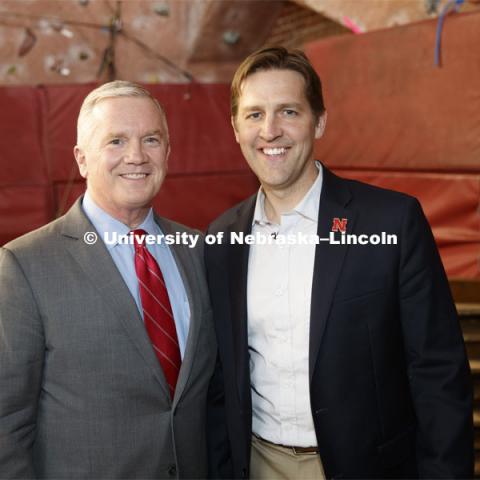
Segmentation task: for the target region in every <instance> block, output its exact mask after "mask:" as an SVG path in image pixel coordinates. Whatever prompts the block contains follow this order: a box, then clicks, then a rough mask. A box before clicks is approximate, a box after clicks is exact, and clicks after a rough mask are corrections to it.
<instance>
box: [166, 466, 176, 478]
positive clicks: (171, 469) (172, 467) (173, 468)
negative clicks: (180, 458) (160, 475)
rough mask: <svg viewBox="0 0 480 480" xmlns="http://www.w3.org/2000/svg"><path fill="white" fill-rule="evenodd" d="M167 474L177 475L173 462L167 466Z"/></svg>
mask: <svg viewBox="0 0 480 480" xmlns="http://www.w3.org/2000/svg"><path fill="white" fill-rule="evenodd" d="M168 474H169V475H170V476H171V477H175V476H176V475H177V466H176V465H174V464H173V463H172V465H170V466H169V467H168Z"/></svg>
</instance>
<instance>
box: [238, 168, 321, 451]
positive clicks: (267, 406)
mask: <svg viewBox="0 0 480 480" xmlns="http://www.w3.org/2000/svg"><path fill="white" fill-rule="evenodd" d="M316 165H317V168H318V169H319V174H318V177H317V179H316V180H315V182H314V184H313V185H312V187H311V188H310V190H309V191H308V192H307V194H306V195H305V196H304V198H303V199H302V200H301V201H300V203H299V204H298V205H297V206H296V207H295V208H294V209H293V210H292V211H290V212H287V213H285V214H283V215H281V219H280V224H272V223H271V222H269V221H268V219H267V217H266V215H265V210H264V203H265V194H264V193H263V191H262V189H260V191H259V193H258V195H257V203H256V206H255V213H254V217H253V218H254V220H253V226H252V233H253V234H254V235H258V234H265V235H272V234H278V235H292V234H293V235H297V234H299V233H301V234H305V235H316V233H317V223H318V212H319V201H320V193H321V189H322V179H323V177H322V166H321V164H320V163H319V162H317V163H316ZM314 258H315V244H313V243H312V244H309V245H305V244H303V245H288V244H287V245H279V244H275V243H273V244H270V242H267V244H265V245H259V244H258V243H257V244H256V245H251V246H250V255H249V260H248V285H247V299H248V300H247V303H248V346H249V353H250V378H251V389H252V409H253V424H252V428H253V432H254V433H255V434H256V435H258V436H260V437H262V438H264V439H266V440H268V441H270V442H273V443H277V444H282V445H292V446H300V447H311V446H316V445H317V439H316V436H315V429H314V424H313V418H312V413H311V407H310V388H309V372H308V355H309V334H310V305H311V295H312V279H313V264H314Z"/></svg>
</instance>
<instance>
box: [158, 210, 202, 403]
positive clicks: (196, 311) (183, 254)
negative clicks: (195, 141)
mask: <svg viewBox="0 0 480 480" xmlns="http://www.w3.org/2000/svg"><path fill="white" fill-rule="evenodd" d="M155 221H156V222H157V223H158V225H160V228H161V230H162V232H163V233H164V234H165V235H168V234H175V233H176V232H177V231H178V229H177V230H173V229H172V225H171V224H170V223H169V222H166V221H165V220H164V219H162V218H160V217H158V216H155ZM169 248H171V252H172V255H173V258H174V260H175V263H176V265H177V268H178V271H179V273H180V277H181V278H182V281H183V285H184V287H185V292H186V294H187V298H188V304H189V306H190V325H189V328H188V336H187V341H186V345H185V354H184V356H183V360H182V366H181V368H180V373H179V376H178V381H177V386H176V388H175V397H174V399H173V405H174V406H175V405H176V404H177V403H178V401H179V399H180V398H181V396H182V393H183V391H184V390H185V386H186V384H187V381H188V378H189V376H190V372H191V371H192V366H193V360H194V357H195V352H196V347H197V343H198V337H199V333H200V327H201V319H202V312H201V305H200V302H198V301H196V299H197V297H196V296H195V295H194V293H193V290H192V279H193V278H194V277H195V272H192V271H188V267H190V269H191V261H190V259H189V255H190V253H189V252H188V251H187V249H188V247H186V246H183V245H175V244H174V245H171V246H170V247H169Z"/></svg>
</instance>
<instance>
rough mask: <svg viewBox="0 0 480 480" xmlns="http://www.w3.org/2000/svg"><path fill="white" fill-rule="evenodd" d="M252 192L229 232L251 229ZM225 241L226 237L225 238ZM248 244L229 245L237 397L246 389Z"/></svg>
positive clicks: (247, 367) (244, 231)
mask: <svg viewBox="0 0 480 480" xmlns="http://www.w3.org/2000/svg"><path fill="white" fill-rule="evenodd" d="M255 200H256V195H254V196H252V197H250V198H249V199H248V200H246V202H245V203H244V204H243V205H242V207H241V208H240V210H239V211H238V212H237V214H238V216H237V218H236V219H235V221H234V222H233V223H232V224H231V225H230V231H229V232H227V235H229V234H230V232H231V233H234V232H235V233H242V234H244V235H249V234H250V233H251V231H252V220H253V213H254V209H255ZM226 241H227V242H229V241H230V238H227V239H226ZM249 251H250V249H249V246H248V245H247V244H246V243H245V242H243V243H235V244H232V245H229V248H228V272H229V273H228V278H229V291H230V306H231V308H230V312H231V321H232V333H233V344H234V348H235V352H234V358H235V360H236V376H237V386H238V394H239V397H240V400H241V399H242V398H244V395H246V394H247V393H248V395H249V394H250V393H249V389H250V382H249V380H248V378H249V369H250V366H249V360H248V359H249V353H248V325H247V279H248V255H249Z"/></svg>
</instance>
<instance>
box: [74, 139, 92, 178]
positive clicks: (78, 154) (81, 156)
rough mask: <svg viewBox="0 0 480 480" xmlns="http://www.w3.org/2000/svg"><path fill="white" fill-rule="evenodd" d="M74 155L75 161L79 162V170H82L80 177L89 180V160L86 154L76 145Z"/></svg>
mask: <svg viewBox="0 0 480 480" xmlns="http://www.w3.org/2000/svg"><path fill="white" fill-rule="evenodd" d="M73 155H75V160H76V161H77V165H78V169H79V170H80V175H81V176H82V177H83V178H87V173H88V169H87V159H86V157H85V152H84V151H83V149H81V148H80V147H79V146H78V145H75V147H74V148H73Z"/></svg>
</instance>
